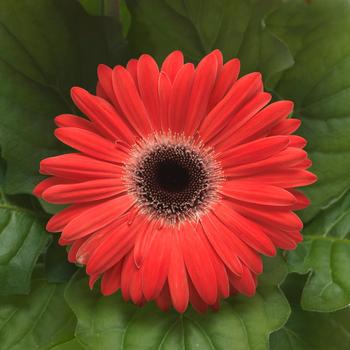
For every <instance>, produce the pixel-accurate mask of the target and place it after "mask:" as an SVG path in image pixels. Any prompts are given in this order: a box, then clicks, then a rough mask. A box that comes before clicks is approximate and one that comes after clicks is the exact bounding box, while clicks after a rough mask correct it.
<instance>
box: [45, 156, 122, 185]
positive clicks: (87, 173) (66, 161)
mask: <svg viewBox="0 0 350 350" xmlns="http://www.w3.org/2000/svg"><path fill="white" fill-rule="evenodd" d="M122 172H123V169H122V167H120V166H119V165H115V164H111V163H107V162H103V161H99V160H97V159H94V158H91V157H87V156H84V155H82V154H78V153H68V154H63V155H60V156H56V157H50V158H45V159H43V160H42V161H41V162H40V173H41V174H46V175H55V176H58V177H62V178H67V179H74V180H80V181H82V180H87V179H98V178H113V179H115V180H116V179H119V178H120V177H121V176H122ZM61 183H62V182H61Z"/></svg>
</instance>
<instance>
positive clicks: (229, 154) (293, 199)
mask: <svg viewBox="0 0 350 350" xmlns="http://www.w3.org/2000/svg"><path fill="white" fill-rule="evenodd" d="M239 66H240V63H239V61H238V60H237V59H233V60H230V61H228V62H227V63H225V64H223V59H222V55H221V53H220V51H218V50H215V51H213V52H212V53H210V54H209V55H207V56H206V57H204V58H203V59H202V60H201V62H200V63H199V64H198V65H197V67H195V66H194V65H193V64H191V63H186V64H184V61H183V55H182V53H181V52H179V51H175V52H173V53H171V54H170V55H169V56H168V57H167V58H166V59H165V61H164V62H163V64H162V66H161V68H160V69H159V68H158V66H157V64H156V62H155V61H154V60H153V59H152V57H150V56H149V55H142V56H141V57H140V58H139V59H138V60H136V59H132V60H130V61H129V63H128V65H127V67H126V68H123V67H121V66H116V67H114V68H113V69H112V68H109V67H107V66H105V65H100V66H99V67H98V78H99V81H98V85H97V94H96V95H97V96H95V95H92V94H90V93H89V92H87V91H86V90H84V89H82V88H79V87H74V88H73V89H72V99H73V101H74V102H75V104H76V106H77V107H78V108H79V109H80V110H81V111H82V113H83V114H84V115H86V116H87V117H88V119H85V118H82V117H78V116H75V115H71V114H63V115H60V116H58V117H56V119H55V121H56V124H57V126H58V129H56V131H55V135H56V137H57V138H58V139H59V140H61V141H62V142H64V143H65V144H67V145H68V146H71V147H72V148H75V149H76V150H77V151H78V152H77V153H69V154H64V155H60V156H57V157H51V158H47V159H44V160H42V161H41V164H40V172H41V173H42V174H45V175H50V177H49V178H47V179H46V180H44V181H42V182H41V183H40V184H39V185H38V186H37V187H36V188H35V190H34V193H35V194H36V195H37V196H39V197H41V198H43V199H45V200H46V201H48V202H51V203H57V204H70V206H68V207H67V208H66V209H64V210H62V211H61V212H60V213H58V214H56V215H54V216H53V217H52V218H51V219H50V221H49V222H48V224H47V229H48V231H51V232H62V234H61V236H60V240H59V242H60V244H62V245H69V246H70V250H69V255H68V259H69V261H71V262H74V263H78V264H81V265H85V266H86V272H87V274H88V275H89V276H90V286H91V287H92V286H93V285H94V283H95V281H96V280H98V279H99V278H101V291H102V293H103V294H104V295H109V294H112V293H114V292H116V291H117V290H119V289H121V292H122V295H123V297H124V298H125V299H126V300H129V299H131V300H132V301H133V302H134V303H135V304H138V305H142V304H144V303H145V302H146V301H150V300H155V301H156V303H157V304H158V306H159V307H160V308H162V309H167V308H169V307H170V306H171V305H172V306H173V307H174V308H175V309H176V310H178V311H179V312H184V311H185V309H186V308H187V306H188V303H191V304H192V305H193V307H194V308H195V309H196V310H198V311H204V310H206V308H207V307H208V306H213V307H218V303H219V300H220V298H227V297H228V296H229V295H232V294H234V293H237V292H238V293H242V294H244V295H247V296H252V295H253V294H254V293H255V289H256V284H257V275H259V274H260V273H261V272H262V270H263V265H262V260H261V254H265V255H268V256H272V255H274V254H275V253H276V248H282V249H294V248H295V247H296V244H297V243H298V242H300V241H301V240H302V236H301V235H300V230H301V228H302V222H301V220H300V219H299V217H298V216H297V215H296V214H295V213H294V212H293V210H298V209H301V208H304V207H306V206H307V205H308V203H309V202H308V200H307V198H306V197H305V196H304V195H303V194H302V193H301V192H299V191H297V190H295V188H296V187H299V186H305V185H308V184H310V183H312V182H314V181H315V180H316V177H315V176H314V175H313V174H312V173H310V172H308V171H307V170H306V169H307V168H308V167H309V166H310V165H311V161H310V160H309V159H307V153H306V152H305V151H304V150H303V147H304V146H305V145H306V141H305V139H303V138H302V137H299V136H294V135H291V133H293V132H294V131H295V130H296V129H297V128H298V127H299V125H300V121H299V120H297V119H290V118H289V116H290V114H291V113H292V109H293V103H292V102H291V101H278V102H274V103H271V104H269V102H270V100H271V95H270V94H269V93H267V92H264V91H263V83H262V80H261V75H260V73H251V74H248V75H245V76H243V77H241V78H239V79H238V75H239ZM268 104H269V105H268Z"/></svg>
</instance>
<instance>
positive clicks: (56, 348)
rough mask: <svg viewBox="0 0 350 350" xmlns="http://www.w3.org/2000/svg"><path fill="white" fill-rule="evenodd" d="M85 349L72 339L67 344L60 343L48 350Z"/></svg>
mask: <svg viewBox="0 0 350 350" xmlns="http://www.w3.org/2000/svg"><path fill="white" fill-rule="evenodd" d="M84 349H85V348H84V347H83V346H82V345H81V344H80V343H79V342H78V340H76V339H73V340H69V341H67V342H64V343H61V344H59V345H56V346H54V347H53V348H51V349H50V350H84Z"/></svg>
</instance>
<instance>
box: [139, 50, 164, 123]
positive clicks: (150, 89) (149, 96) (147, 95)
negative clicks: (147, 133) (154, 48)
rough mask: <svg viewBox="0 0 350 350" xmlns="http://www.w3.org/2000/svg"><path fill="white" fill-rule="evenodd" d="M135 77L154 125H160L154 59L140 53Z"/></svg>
mask: <svg viewBox="0 0 350 350" xmlns="http://www.w3.org/2000/svg"><path fill="white" fill-rule="evenodd" d="M137 78H138V85H139V90H140V95H141V98H142V100H143V103H144V105H145V107H146V109H147V111H148V115H149V117H150V120H151V122H152V125H153V126H154V127H157V126H160V116H159V102H158V79H159V70H158V65H157V63H156V61H155V60H154V59H153V58H152V57H151V56H149V55H142V56H141V57H140V59H139V61H138V65H137Z"/></svg>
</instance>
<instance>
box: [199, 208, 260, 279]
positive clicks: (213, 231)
mask: <svg viewBox="0 0 350 350" xmlns="http://www.w3.org/2000/svg"><path fill="white" fill-rule="evenodd" d="M201 223H202V226H203V228H204V232H205V233H206V235H207V237H208V239H209V241H210V243H211V245H212V246H213V247H214V249H215V250H216V252H217V253H218V255H219V257H220V258H221V259H222V261H223V262H224V263H225V264H226V266H227V267H228V268H229V269H230V270H231V271H232V272H233V273H234V274H236V275H240V274H241V273H242V264H241V262H240V261H239V270H238V268H237V267H236V266H234V265H233V263H232V261H234V260H233V259H237V256H238V257H239V259H240V260H241V261H242V262H243V263H244V264H246V265H248V266H249V268H251V269H252V270H253V271H254V272H255V273H261V271H262V261H261V258H260V256H259V255H258V254H257V253H256V252H255V251H254V250H253V249H251V248H250V247H249V246H248V245H246V244H245V243H244V242H243V241H242V240H241V239H239V238H238V237H237V235H236V234H235V233H234V232H232V231H231V230H230V229H229V228H228V227H227V226H225V225H224V224H223V223H222V222H221V221H219V220H218V218H217V217H216V216H215V215H213V214H209V215H207V216H205V217H203V218H201Z"/></svg>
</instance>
